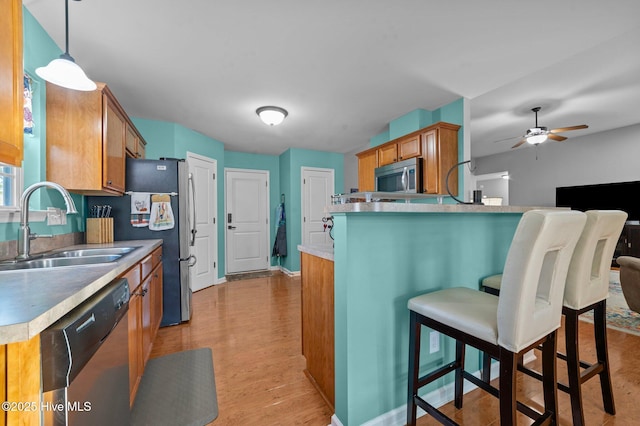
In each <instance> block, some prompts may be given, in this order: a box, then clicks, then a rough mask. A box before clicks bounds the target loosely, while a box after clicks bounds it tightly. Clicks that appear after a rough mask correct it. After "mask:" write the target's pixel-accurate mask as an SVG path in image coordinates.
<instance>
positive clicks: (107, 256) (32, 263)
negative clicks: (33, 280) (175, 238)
mask: <svg viewBox="0 0 640 426" xmlns="http://www.w3.org/2000/svg"><path fill="white" fill-rule="evenodd" d="M137 248H138V247H100V248H83V249H71V250H62V251H55V252H50V253H45V254H44V255H35V256H34V258H32V259H28V260H10V261H5V262H0V271H15V270H21V269H43V268H55V267H59V266H81V265H94V264H97V263H109V262H115V261H116V260H118V259H120V258H121V257H122V256H124V255H126V254H127V253H130V252H132V251H133V250H135V249H137Z"/></svg>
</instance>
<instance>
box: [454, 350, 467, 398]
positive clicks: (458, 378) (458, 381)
mask: <svg viewBox="0 0 640 426" xmlns="http://www.w3.org/2000/svg"><path fill="white" fill-rule="evenodd" d="M464 352H465V344H464V343H462V342H461V341H460V340H456V362H457V363H458V368H456V371H455V373H454V374H455V379H454V380H455V385H454V388H455V390H454V395H455V399H454V405H455V407H456V408H462V395H463V394H464V392H463V386H464V384H463V382H464V377H463V374H462V372H463V371H464Z"/></svg>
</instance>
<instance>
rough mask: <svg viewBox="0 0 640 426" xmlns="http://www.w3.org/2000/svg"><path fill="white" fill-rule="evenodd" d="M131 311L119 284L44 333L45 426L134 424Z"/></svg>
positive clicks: (122, 282) (123, 281)
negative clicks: (130, 356)
mask: <svg viewBox="0 0 640 426" xmlns="http://www.w3.org/2000/svg"><path fill="white" fill-rule="evenodd" d="M128 310H129V285H128V283H127V280H126V279H117V280H115V281H113V282H112V283H110V284H108V285H107V286H106V287H105V288H103V289H102V290H100V291H99V292H98V293H96V294H95V295H93V296H91V297H90V298H89V299H87V300H86V301H85V302H83V303H82V304H81V305H80V306H78V307H77V308H75V309H74V310H73V311H71V312H69V313H68V314H67V315H65V316H64V317H63V318H61V319H60V320H58V321H57V322H56V323H55V324H53V325H52V326H51V327H49V328H47V329H46V330H45V331H43V332H42V334H41V339H40V342H41V343H40V345H41V350H42V387H43V400H42V405H41V410H42V418H43V420H44V424H45V425H127V424H129V350H128V349H129V345H128V321H127V318H128V317H127V312H128Z"/></svg>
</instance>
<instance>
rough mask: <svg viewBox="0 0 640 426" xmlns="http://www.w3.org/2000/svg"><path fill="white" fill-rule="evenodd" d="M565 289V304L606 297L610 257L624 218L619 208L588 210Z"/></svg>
mask: <svg viewBox="0 0 640 426" xmlns="http://www.w3.org/2000/svg"><path fill="white" fill-rule="evenodd" d="M586 214H587V223H586V225H585V226H584V230H583V231H582V235H581V236H580V239H579V240H578V244H577V245H576V249H575V252H574V253H573V258H572V259H571V264H570V265H569V272H568V273H567V284H566V288H565V289H564V306H566V307H568V308H571V309H582V308H585V307H587V306H590V305H592V304H594V303H596V302H599V301H601V300H603V299H606V298H607V295H608V294H609V271H610V270H611V259H612V258H613V252H614V251H615V248H616V244H617V243H618V239H619V238H620V233H621V232H622V228H623V227H624V222H625V221H626V220H627V213H625V212H623V211H621V210H589V211H587V212H586Z"/></svg>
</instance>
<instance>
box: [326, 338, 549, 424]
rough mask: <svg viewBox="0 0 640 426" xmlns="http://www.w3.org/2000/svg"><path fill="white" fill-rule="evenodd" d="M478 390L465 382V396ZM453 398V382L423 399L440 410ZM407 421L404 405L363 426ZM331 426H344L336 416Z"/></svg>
mask: <svg viewBox="0 0 640 426" xmlns="http://www.w3.org/2000/svg"><path fill="white" fill-rule="evenodd" d="M535 359H536V355H535V353H534V352H533V350H531V351H529V352H527V353H526V354H525V356H524V363H525V364H526V363H529V362H531V361H533V360H535ZM499 373H500V368H499V365H498V363H497V362H494V363H492V364H491V377H492V378H496V377H498V374H499ZM473 375H474V376H476V377H478V378H479V377H480V371H476V372H475V373H473ZM476 388H477V386H476V385H474V384H473V383H471V382H469V381H468V380H465V381H464V388H463V392H464V393H465V394H466V393H469V392H471V391H472V390H474V389H476ZM453 397H454V383H453V382H451V383H449V384H447V385H445V386H443V387H441V388H439V389H436V390H434V391H432V392H429V393H428V394H427V395H425V396H424V397H423V399H424V400H425V401H427V402H428V403H429V404H431V405H433V406H434V407H436V408H438V407H441V406H443V405H445V404H447V403H449V402H451V401H453ZM425 414H427V413H426V411H424V410H422V409H421V408H420V407H418V411H417V417H422V416H424V415H425ZM406 421H407V406H406V405H403V406H401V407H398V408H396V409H393V410H391V411H388V412H386V413H384V414H382V415H380V416H378V417H375V418H373V419H371V420H369V421H367V422H365V423H363V424H362V426H403V425H405V424H406ZM330 426H342V423H341V422H340V419H338V418H337V417H336V415H335V414H334V415H333V416H331V425H330Z"/></svg>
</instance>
